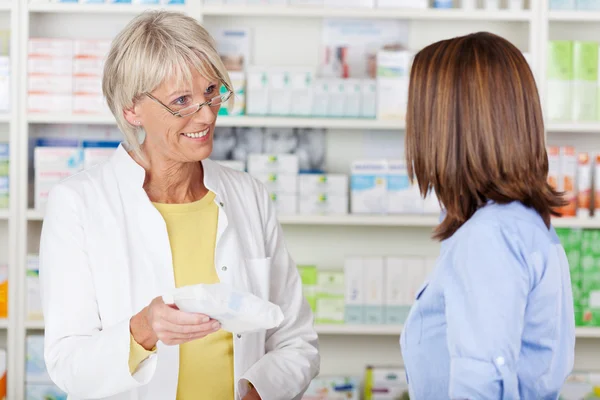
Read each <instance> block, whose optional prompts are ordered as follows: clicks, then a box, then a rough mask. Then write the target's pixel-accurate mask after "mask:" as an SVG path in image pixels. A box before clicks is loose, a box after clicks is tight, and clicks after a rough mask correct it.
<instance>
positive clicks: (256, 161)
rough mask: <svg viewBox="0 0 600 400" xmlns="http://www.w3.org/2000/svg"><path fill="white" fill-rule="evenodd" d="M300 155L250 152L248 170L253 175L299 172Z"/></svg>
mask: <svg viewBox="0 0 600 400" xmlns="http://www.w3.org/2000/svg"><path fill="white" fill-rule="evenodd" d="M298 171H299V165H298V157H297V156H295V155H293V154H278V155H276V154H250V155H249V156H248V172H249V173H250V174H251V175H256V174H262V173H279V174H286V175H294V174H298Z"/></svg>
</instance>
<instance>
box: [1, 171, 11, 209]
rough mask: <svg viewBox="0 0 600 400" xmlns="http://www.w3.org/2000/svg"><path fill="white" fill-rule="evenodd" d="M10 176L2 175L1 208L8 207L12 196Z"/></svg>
mask: <svg viewBox="0 0 600 400" xmlns="http://www.w3.org/2000/svg"><path fill="white" fill-rule="evenodd" d="M9 185H10V183H9V180H8V176H0V208H2V209H4V208H8V206H9V197H10V186H9Z"/></svg>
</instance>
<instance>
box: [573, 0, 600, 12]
mask: <svg viewBox="0 0 600 400" xmlns="http://www.w3.org/2000/svg"><path fill="white" fill-rule="evenodd" d="M576 6H577V9H578V10H600V1H598V0H577V4H576Z"/></svg>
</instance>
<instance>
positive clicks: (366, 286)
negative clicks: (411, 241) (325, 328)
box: [298, 257, 435, 325]
mask: <svg viewBox="0 0 600 400" xmlns="http://www.w3.org/2000/svg"><path fill="white" fill-rule="evenodd" d="M434 266H435V259H430V258H423V257H348V258H347V259H346V261H345V264H344V269H343V270H318V269H317V267H316V266H314V265H304V266H299V267H298V269H299V272H300V277H301V279H302V286H303V290H304V295H305V297H306V298H307V300H308V303H309V304H310V306H311V308H312V310H313V312H314V313H315V321H316V323H317V324H344V323H345V324H351V325H352V324H368V325H383V324H390V325H399V324H403V323H404V321H405V320H406V317H407V316H408V313H409V311H410V307H411V306H412V304H413V300H414V299H415V296H416V293H417V290H418V289H419V287H421V285H422V284H423V282H424V281H425V279H426V277H427V276H428V274H429V273H430V272H431V271H432V270H433V268H434Z"/></svg>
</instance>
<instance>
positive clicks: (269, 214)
mask: <svg viewBox="0 0 600 400" xmlns="http://www.w3.org/2000/svg"><path fill="white" fill-rule="evenodd" d="M221 87H225V88H226V89H227V90H226V92H225V93H222V92H220V89H221ZM230 88H231V84H230V82H229V78H228V75H227V71H226V70H225V68H224V66H223V64H222V62H221V60H220V59H219V56H218V54H217V51H216V50H215V45H214V42H213V40H212V38H211V37H210V36H209V34H208V33H207V32H206V31H205V30H204V28H202V27H201V26H200V25H199V24H198V23H197V22H196V20H194V19H192V18H190V17H187V16H184V15H182V14H178V13H170V12H152V13H145V14H142V15H141V16H139V17H137V18H136V19H134V20H133V21H132V22H131V23H130V24H129V25H128V26H127V27H126V28H125V29H124V30H123V31H122V32H121V33H120V34H119V35H118V36H117V37H116V39H115V40H114V42H113V44H112V48H111V50H110V53H109V55H108V58H107V61H106V66H105V71H104V81H103V90H104V95H105V97H106V100H107V102H108V105H109V107H110V109H111V111H112V113H113V114H114V116H115V118H116V121H117V124H118V125H119V127H120V129H121V130H122V132H123V133H124V135H125V142H124V143H123V144H122V145H121V147H119V148H118V150H117V151H116V152H115V154H114V156H113V157H112V158H111V159H110V160H109V161H107V162H106V163H104V164H101V165H99V166H97V167H95V168H92V169H90V170H87V171H84V172H82V173H80V174H78V175H76V176H74V177H72V178H70V179H68V180H66V181H64V182H62V183H61V184H59V185H58V186H56V187H55V188H54V190H52V192H51V194H50V197H49V200H48V205H47V211H46V218H45V220H44V226H43V230H42V238H41V248H40V278H41V282H42V296H43V304H44V318H45V322H46V342H45V344H46V349H45V358H46V364H47V366H48V371H49V373H50V376H51V377H52V379H53V381H54V382H55V383H56V384H57V385H58V386H59V387H60V388H61V389H63V390H64V391H66V392H67V393H68V394H69V395H70V397H69V398H70V399H100V398H103V399H111V400H126V399H127V400H131V399H140V400H141V399H144V400H168V399H178V400H190V399H193V400H196V399H211V400H213V399H214V400H218V399H234V398H235V399H245V400H254V399H261V398H262V399H268V400H274V399H281V400H289V399H298V398H300V397H301V396H302V393H303V392H304V390H305V389H306V387H307V386H308V384H309V383H310V381H311V379H312V378H313V377H314V376H315V375H316V374H317V372H318V369H319V354H318V346H317V335H316V333H315V331H314V328H313V318H312V314H311V311H310V309H309V307H308V305H307V303H306V301H305V299H304V298H303V295H302V287H301V282H300V279H299V275H298V273H297V270H296V267H295V265H294V263H293V261H292V259H291V258H290V255H289V254H288V251H287V250H286V247H285V243H284V239H283V234H282V231H281V227H280V225H279V224H278V222H277V218H276V215H275V210H274V208H273V206H272V204H271V203H270V200H269V196H268V193H267V191H266V190H265V188H264V187H263V186H262V185H261V184H260V183H258V182H257V181H256V180H254V179H252V178H251V177H250V176H249V175H247V174H245V173H240V172H236V171H233V170H230V169H227V168H224V167H221V166H219V165H217V164H216V163H214V162H212V161H210V160H209V159H208V157H209V156H210V154H211V150H212V145H213V133H214V129H215V121H216V118H217V113H218V110H219V107H221V106H222V105H223V104H224V103H226V102H227V101H230V100H231V91H230ZM216 282H225V283H229V284H231V285H233V286H234V287H236V288H238V289H240V290H245V291H249V292H253V293H254V294H256V295H259V296H261V297H262V298H264V299H267V300H270V301H271V302H274V303H276V304H278V305H279V306H280V307H281V309H282V311H283V313H284V315H285V319H284V322H283V323H282V324H281V325H280V326H279V327H278V328H276V329H273V330H269V331H267V332H259V333H252V334H246V335H236V336H235V337H232V335H231V334H229V333H227V332H224V331H223V330H221V329H220V326H219V323H218V322H217V321H214V320H211V319H210V318H209V317H208V316H205V315H198V314H189V313H185V312H182V311H180V310H177V309H176V308H175V307H173V306H170V305H167V304H164V302H163V301H162V299H161V295H162V294H165V293H166V292H168V291H169V290H171V289H173V288H175V287H179V286H184V285H191V284H197V283H216Z"/></svg>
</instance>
